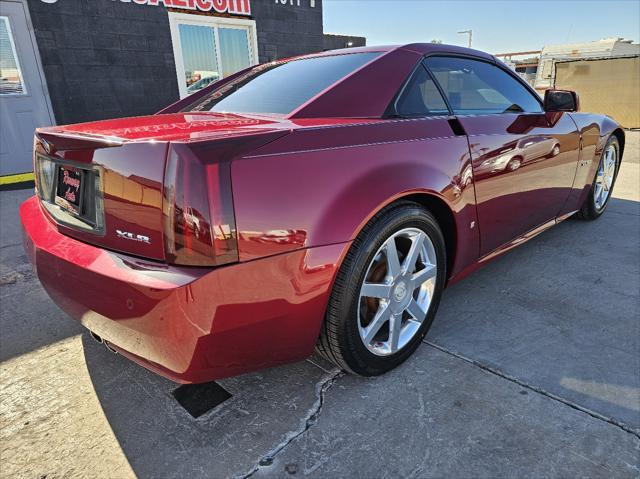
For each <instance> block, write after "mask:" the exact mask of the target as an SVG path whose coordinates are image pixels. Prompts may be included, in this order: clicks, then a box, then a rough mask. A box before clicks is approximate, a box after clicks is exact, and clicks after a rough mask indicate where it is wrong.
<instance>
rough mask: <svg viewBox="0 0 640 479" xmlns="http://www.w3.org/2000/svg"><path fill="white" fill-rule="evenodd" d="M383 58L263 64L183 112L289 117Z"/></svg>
mask: <svg viewBox="0 0 640 479" xmlns="http://www.w3.org/2000/svg"><path fill="white" fill-rule="evenodd" d="M379 55H381V52H366V53H349V54H341V55H332V56H326V57H314V58H303V59H299V60H291V61H285V62H280V63H267V64H264V65H259V66H257V67H255V68H252V69H251V70H249V71H248V72H247V73H245V74H244V75H241V76H239V77H238V78H236V79H234V80H233V81H231V82H229V83H227V84H225V85H222V86H221V87H220V88H218V89H217V90H213V91H212V92H210V93H209V94H208V95H205V96H204V97H203V98H200V99H199V100H198V101H197V102H195V103H193V104H191V105H189V106H188V107H187V108H185V109H184V110H183V111H212V112H230V113H276V114H283V115H286V114H288V113H291V112H292V111H294V110H296V109H297V108H299V107H300V106H302V105H304V103H306V102H307V101H309V100H310V99H311V98H313V97H314V96H316V95H317V94H318V93H320V92H322V91H323V90H325V89H326V88H328V87H330V86H331V85H333V84H334V83H336V82H337V81H338V80H340V79H341V78H343V77H345V76H346V75H348V74H349V73H351V72H353V71H354V70H356V69H358V68H360V67H361V66H363V65H364V64H366V63H368V62H370V61H371V60H373V59H374V58H376V57H378V56H379Z"/></svg>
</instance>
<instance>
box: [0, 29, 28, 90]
mask: <svg viewBox="0 0 640 479" xmlns="http://www.w3.org/2000/svg"><path fill="white" fill-rule="evenodd" d="M26 93H27V91H26V88H25V85H24V80H23V77H22V71H21V70H20V63H19V62H18V55H17V54H16V46H15V43H14V41H13V35H12V34H11V27H10V26H9V18H8V17H0V95H25V94H26Z"/></svg>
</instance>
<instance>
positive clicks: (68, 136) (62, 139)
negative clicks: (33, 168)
mask: <svg viewBox="0 0 640 479" xmlns="http://www.w3.org/2000/svg"><path fill="white" fill-rule="evenodd" d="M36 136H37V137H38V139H39V140H40V141H41V142H42V144H43V146H44V148H45V150H46V151H47V153H49V154H51V153H54V152H55V151H67V150H86V149H92V150H96V149H98V148H112V147H115V146H122V145H123V144H124V143H125V140H123V139H122V138H117V137H112V136H102V135H92V134H90V133H69V132H62V131H61V132H56V131H51V130H50V129H47V130H36Z"/></svg>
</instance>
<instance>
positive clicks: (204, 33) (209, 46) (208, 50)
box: [178, 24, 220, 93]
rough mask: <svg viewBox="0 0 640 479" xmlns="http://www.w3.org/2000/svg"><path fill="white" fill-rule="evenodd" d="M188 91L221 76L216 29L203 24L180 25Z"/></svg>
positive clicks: (203, 85)
mask: <svg viewBox="0 0 640 479" xmlns="http://www.w3.org/2000/svg"><path fill="white" fill-rule="evenodd" d="M178 29H179V31H180V46H181V47H182V62H183V65H184V76H185V80H184V81H185V84H186V86H187V91H188V92H189V93H193V92H194V91H198V90H200V89H202V88H204V87H205V86H207V85H208V84H209V83H211V82H212V81H215V80H217V79H218V78H220V72H219V69H218V59H217V57H216V38H215V31H214V29H213V28H211V27H207V26H202V25H185V24H182V25H178Z"/></svg>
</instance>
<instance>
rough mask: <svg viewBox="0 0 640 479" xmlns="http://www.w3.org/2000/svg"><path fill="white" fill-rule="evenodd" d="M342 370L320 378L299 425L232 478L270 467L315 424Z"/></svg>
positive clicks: (242, 478) (342, 373) (245, 476)
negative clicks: (277, 457) (313, 396)
mask: <svg viewBox="0 0 640 479" xmlns="http://www.w3.org/2000/svg"><path fill="white" fill-rule="evenodd" d="M344 374H345V373H344V372H343V371H341V370H339V369H337V370H334V371H331V372H330V373H329V375H328V376H325V377H323V378H322V380H321V381H320V382H318V383H317V384H316V396H317V397H316V400H315V402H314V403H313V405H312V406H311V408H310V409H309V411H308V412H307V414H306V416H305V418H304V419H303V420H302V421H300V427H299V428H298V429H295V430H293V431H290V432H289V433H287V434H286V435H285V437H284V439H283V440H282V441H281V442H280V443H279V444H277V445H276V446H275V447H274V448H272V449H271V450H270V451H269V452H267V453H266V454H265V455H263V456H262V457H261V458H260V460H259V461H258V462H257V463H256V464H255V465H254V466H253V467H252V468H251V470H250V471H249V472H247V473H244V474H240V475H235V476H233V478H234V479H246V478H248V477H251V476H253V475H254V474H255V473H256V472H258V470H260V469H261V468H264V467H270V466H271V465H272V464H273V461H274V459H275V458H276V456H277V455H278V454H280V453H281V452H282V451H284V450H285V449H286V448H287V446H289V444H291V443H292V442H293V441H295V440H296V439H297V438H299V437H300V436H302V435H303V434H304V433H306V432H307V431H308V430H309V429H310V428H311V427H313V426H315V425H316V424H317V422H318V418H319V417H320V414H322V409H323V407H324V401H325V396H326V394H327V391H329V389H331V387H332V386H333V384H334V383H335V381H336V380H337V379H338V378H340V377H342V376H344Z"/></svg>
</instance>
